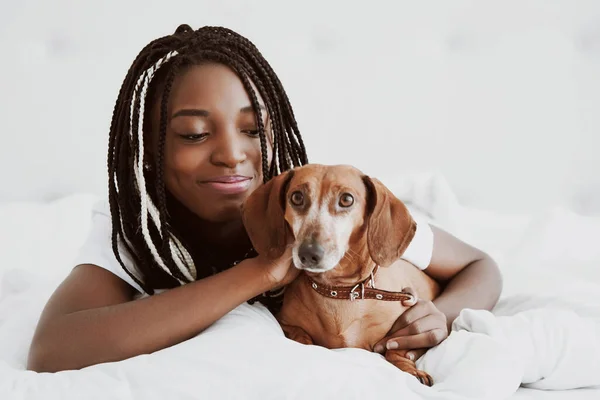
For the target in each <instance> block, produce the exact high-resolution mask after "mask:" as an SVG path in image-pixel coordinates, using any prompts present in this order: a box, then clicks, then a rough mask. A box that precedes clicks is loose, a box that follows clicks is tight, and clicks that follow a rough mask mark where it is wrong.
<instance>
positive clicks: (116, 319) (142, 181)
mask: <svg viewBox="0 0 600 400" xmlns="http://www.w3.org/2000/svg"><path fill="white" fill-rule="evenodd" d="M307 162H308V160H307V156H306V153H305V149H304V144H303V142H302V138H301V136H300V133H299V131H298V127H297V124H296V121H295V118H294V113H293V111H292V108H291V105H290V102H289V100H288V98H287V96H286V93H285V91H284V89H283V87H282V85H281V83H280V81H279V79H278V78H277V76H276V75H275V73H274V72H273V70H272V69H271V67H270V65H269V64H268V63H267V61H266V60H265V59H264V58H263V57H262V55H261V54H260V52H259V51H258V50H257V49H256V47H254V45H253V44H252V43H251V42H250V41H248V40H247V39H245V38H244V37H242V36H240V35H238V34H237V33H235V32H232V31H230V30H227V29H224V28H214V27H204V28H202V29H199V30H197V31H194V30H192V29H191V28H190V27H189V26H187V25H182V26H180V27H179V28H178V29H177V30H176V31H175V33H174V34H173V35H169V36H166V37H163V38H160V39H157V40H155V41H153V42H151V43H150V44H148V45H147V46H146V47H145V48H144V49H143V50H142V51H141V52H140V54H139V55H138V57H137V58H136V59H135V61H134V62H133V65H132V66H131V68H130V70H129V71H128V73H127V76H126V77H125V81H124V82H123V85H122V87H121V90H120V92H119V96H118V99H117V102H116V104H115V108H114V113H113V119H112V123H111V127H110V139H109V151H108V170H109V202H108V204H106V205H99V206H98V207H97V208H96V209H95V210H94V216H93V228H92V232H91V234H90V237H89V238H88V240H87V242H86V244H85V245H84V246H83V248H82V250H81V252H80V254H79V257H78V262H77V263H76V265H77V266H76V267H75V268H74V269H73V271H72V272H71V273H70V275H69V276H68V277H67V278H66V279H65V281H64V282H63V283H62V284H61V285H60V286H59V287H58V288H57V289H56V291H55V293H54V294H53V295H52V297H51V298H50V300H49V301H48V304H47V305H46V307H45V309H44V311H43V313H42V316H41V318H40V321H39V323H38V327H37V330H36V333H35V336H34V338H33V342H32V344H31V349H30V354H29V364H28V368H29V369H32V370H35V371H60V370H66V369H78V368H83V367H86V366H89V365H93V364H98V363H102V362H109V361H118V360H123V359H126V358H129V357H133V356H136V355H139V354H145V353H151V352H154V351H157V350H160V349H163V348H166V347H168V346H172V345H174V344H176V343H179V342H182V341H184V340H186V339H189V338H191V337H193V336H195V335H197V334H198V333H200V332H202V331H203V330H204V329H205V328H207V327H208V326H210V325H211V324H212V323H213V322H215V321H216V320H218V319H219V318H221V317H222V316H223V315H225V314H226V313H228V312H229V311H231V310H232V309H234V308H235V307H237V306H238V305H240V304H242V303H244V302H246V301H249V300H251V299H255V298H258V299H261V300H262V301H263V302H264V303H265V304H267V305H269V306H271V307H276V303H277V301H274V300H277V298H278V297H277V296H276V295H277V289H278V288H281V287H282V286H284V285H286V284H287V283H289V282H291V280H293V279H294V278H295V277H296V276H297V274H298V270H296V269H295V268H293V266H291V264H290V259H291V255H290V254H288V253H286V254H284V255H283V256H282V257H281V259H278V260H268V259H265V258H264V257H263V256H261V255H257V254H256V253H255V252H254V250H253V249H252V246H251V243H250V241H249V239H248V236H247V234H246V231H245V229H244V227H243V224H242V221H241V215H240V206H241V204H242V203H243V201H244V200H245V199H246V198H247V197H248V195H249V194H250V193H252V191H253V190H254V189H256V188H257V187H258V186H259V185H261V184H262V183H263V182H265V181H267V180H269V179H270V178H271V177H273V176H275V175H277V174H279V173H280V172H282V171H285V170H288V169H290V168H293V167H295V166H299V165H303V164H306V163H307ZM420 227H421V228H420V229H418V231H417V235H416V238H415V240H413V243H411V245H410V247H409V250H407V253H406V255H405V257H406V258H407V259H409V260H412V261H413V263H414V264H415V265H417V266H418V267H420V268H424V269H425V271H426V272H427V273H428V274H430V275H431V276H432V277H434V278H436V279H438V280H440V281H441V282H443V283H447V284H446V286H445V290H444V292H443V294H442V295H441V296H440V297H439V299H436V301H435V302H434V303H432V302H419V303H418V304H417V305H416V306H414V307H413V308H411V309H410V310H409V311H408V312H406V313H405V314H404V315H403V316H402V317H401V318H400V319H399V320H398V322H397V323H396V324H395V326H394V328H393V329H392V330H391V331H390V335H389V337H387V338H386V339H385V340H382V342H381V343H380V346H378V348H376V351H383V347H384V345H387V346H388V348H394V346H396V347H401V348H410V349H415V350H414V351H413V352H412V353H411V355H412V356H413V357H418V356H419V355H420V354H422V353H423V351H424V350H425V349H427V348H429V347H432V346H434V345H436V344H438V343H439V342H440V341H442V340H443V339H445V338H446V336H447V335H448V327H449V325H450V324H451V322H452V321H453V320H454V318H455V317H456V316H457V315H458V313H459V312H460V310H461V309H462V308H465V307H470V308H486V309H490V308H491V307H492V306H493V305H494V304H495V302H496V301H497V299H498V296H499V293H500V289H501V283H500V282H501V280H500V275H499V272H498V269H497V267H496V265H495V263H494V262H493V261H492V260H491V259H490V258H489V257H488V256H487V255H486V254H484V253H482V252H481V251H479V250H477V249H474V248H472V247H470V246H469V245H467V244H465V243H463V242H461V241H459V240H458V239H456V238H454V237H452V236H451V235H449V234H447V233H445V232H443V231H441V230H439V229H436V228H431V229H430V228H429V227H428V226H427V225H425V226H423V225H420ZM411 254H412V256H410V257H412V258H409V255H411ZM167 289H168V290H167ZM264 293H266V294H264Z"/></svg>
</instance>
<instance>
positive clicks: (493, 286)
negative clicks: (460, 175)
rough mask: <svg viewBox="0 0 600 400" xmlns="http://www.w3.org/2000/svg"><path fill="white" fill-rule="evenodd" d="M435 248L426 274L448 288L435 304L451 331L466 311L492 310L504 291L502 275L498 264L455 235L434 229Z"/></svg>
mask: <svg viewBox="0 0 600 400" xmlns="http://www.w3.org/2000/svg"><path fill="white" fill-rule="evenodd" d="M431 229H432V230H433V235H434V248H433V256H432V258H431V264H430V265H429V267H428V268H427V269H426V270H425V273H426V274H428V275H429V276H431V277H432V278H434V279H436V280H437V281H438V282H440V283H442V284H443V285H445V287H444V290H443V292H442V293H441V294H440V296H438V298H436V299H435V300H434V301H433V304H435V306H436V307H437V308H438V309H439V310H440V311H441V312H443V313H444V315H445V316H446V320H447V326H448V330H450V328H451V326H452V322H454V320H455V319H456V318H457V317H458V315H459V314H460V312H461V311H462V310H463V309H465V308H472V309H480V310H491V309H492V308H493V307H494V306H495V305H496V302H497V301H498V299H499V297H500V292H501V291H502V275H501V274H500V270H499V268H498V265H496V262H495V261H494V260H493V259H492V258H491V257H490V256H489V255H487V254H486V253H484V252H483V251H481V250H479V249H476V248H475V247H472V246H470V245H468V244H466V243H464V242H462V241H461V240H459V239H457V238H456V237H454V236H452V235H451V234H449V233H447V232H445V231H443V230H441V229H438V228H436V227H433V226H432V228H431Z"/></svg>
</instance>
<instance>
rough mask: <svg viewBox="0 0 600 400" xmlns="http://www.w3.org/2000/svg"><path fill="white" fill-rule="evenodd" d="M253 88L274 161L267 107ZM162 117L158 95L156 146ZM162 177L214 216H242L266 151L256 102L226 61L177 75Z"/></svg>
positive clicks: (187, 202) (184, 199) (194, 207)
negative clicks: (263, 145) (253, 101)
mask: <svg viewBox="0 0 600 400" xmlns="http://www.w3.org/2000/svg"><path fill="white" fill-rule="evenodd" d="M255 93H256V95H257V97H258V102H259V103H260V105H261V107H262V109H261V112H262V121H263V124H264V126H266V127H267V147H268V154H267V156H268V160H269V164H270V160H271V155H272V145H271V135H270V133H269V132H270V129H269V128H268V125H267V113H266V111H265V109H264V102H263V99H262V98H261V97H260V96H259V94H258V91H257V90H256V88H255ZM159 94H160V95H162V93H161V91H159ZM159 123H160V100H157V101H155V104H154V108H153V110H152V124H151V125H152V127H153V128H152V131H153V132H152V133H153V142H154V145H153V146H152V148H153V149H156V143H157V141H156V140H157V138H158V132H159V130H158V127H159ZM152 153H155V151H153V152H152ZM164 181H165V185H166V188H167V190H168V191H169V192H170V193H171V194H172V195H173V196H174V197H175V198H176V199H177V200H179V202H180V203H182V204H183V205H184V206H186V207H187V208H188V209H189V210H191V211H192V212H193V213H195V214H196V215H198V216H199V217H200V218H202V219H204V220H207V221H212V222H227V221H232V220H234V219H237V218H240V207H241V205H242V203H243V202H244V200H246V198H247V197H248V196H249V195H250V193H252V191H254V190H255V189H256V188H257V187H258V186H260V185H261V184H262V155H261V150H260V139H259V137H258V125H257V121H256V117H255V114H254V110H253V108H252V103H251V101H250V97H249V96H248V94H247V93H246V90H245V89H244V86H243V84H242V81H241V80H240V78H238V76H237V75H236V74H235V73H234V72H233V71H232V70H231V69H229V68H228V67H226V66H224V65H221V64H203V65H199V66H194V67H190V68H189V69H187V70H186V71H185V72H183V73H182V74H180V75H179V76H177V77H176V78H175V80H174V82H173V86H172V88H171V94H170V99H169V103H168V108H167V130H166V138H165V149H164Z"/></svg>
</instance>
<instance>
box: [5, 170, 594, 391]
mask: <svg viewBox="0 0 600 400" xmlns="http://www.w3.org/2000/svg"><path fill="white" fill-rule="evenodd" d="M404 182H407V180H404ZM386 183H387V184H388V185H389V184H390V183H389V182H386ZM390 186H392V189H395V191H396V192H397V193H399V194H400V195H401V197H402V198H403V199H405V200H407V201H411V200H412V203H414V204H419V205H420V206H421V207H420V208H421V210H422V211H423V212H424V213H426V214H428V215H429V216H430V217H431V218H432V219H433V220H435V222H436V223H438V224H439V225H441V226H443V227H444V228H446V229H448V230H449V231H451V232H453V233H455V234H457V235H458V236H460V237H462V238H464V239H465V240H468V241H470V242H472V243H473V244H475V245H477V246H480V247H482V248H484V249H485V250H486V251H489V252H490V253H491V254H494V256H495V257H496V258H497V259H498V260H499V261H500V264H501V266H502V268H503V273H504V277H505V287H506V295H505V296H504V297H503V299H502V301H501V302H500V303H499V304H498V306H497V307H496V309H495V310H494V313H493V314H491V313H488V312H483V311H472V310H466V311H464V312H463V313H462V314H461V316H460V318H459V319H457V321H455V324H454V331H453V332H452V333H451V335H450V337H449V338H448V339H447V340H446V341H445V342H443V343H442V344H441V345H440V346H438V347H436V348H434V349H432V350H430V351H429V352H428V353H427V354H426V355H425V356H424V357H423V358H422V359H420V360H419V361H418V364H419V366H420V367H422V368H423V369H425V370H427V371H428V372H429V373H430V374H431V375H432V376H433V378H434V379H435V381H436V384H435V385H434V387H433V388H427V387H425V386H423V385H421V384H420V383H419V382H417V380H416V379H415V378H413V377H412V376H410V375H408V374H405V373H403V372H402V371H400V370H398V369H396V368H395V367H394V366H392V365H391V364H389V363H387V362H386V361H385V360H384V359H383V358H382V357H381V356H379V355H378V354H374V353H369V352H366V351H363V350H358V349H343V350H335V351H332V350H327V349H324V348H320V347H317V346H304V345H300V344H297V343H295V342H292V341H289V340H287V339H286V338H285V337H284V336H283V334H282V332H281V329H280V328H279V326H278V324H277V322H276V321H275V320H274V319H273V317H272V316H271V315H270V314H269V313H268V311H267V310H266V309H264V308H263V307H262V306H260V305H254V306H250V305H247V304H244V305H242V306H240V307H238V308H237V309H235V310H234V311H232V312H231V313H229V314H228V315H227V316H225V317H224V318H222V319H221V320H220V321H218V322H217V323H215V324H214V325H213V326H212V327H210V328H209V329H207V330H206V331H205V332H203V333H202V334H200V335H198V336H197V337H195V338H193V339H191V340H189V341H187V342H184V343H181V344H179V345H176V346H173V347H171V348H168V349H165V350H162V351H159V352H157V353H154V354H152V355H144V356H139V357H135V358H132V359H130V360H125V361H122V362H118V363H109V364H103V365H97V366H93V367H89V368H85V369H83V370H80V371H66V372H61V373H57V374H36V373H33V372H30V371H24V367H25V362H26V355H27V349H28V346H29V342H30V341H31V336H32V334H33V329H34V327H35V324H36V321H37V318H38V316H39V314H40V312H41V309H42V307H43V305H44V303H45V301H46V300H47V298H48V296H49V295H50V293H51V292H52V290H53V289H54V287H56V285H57V283H58V282H59V281H60V280H61V279H62V278H63V277H64V275H65V274H66V273H68V270H69V268H68V267H69V266H68V264H67V263H66V262H65V263H64V264H61V265H58V264H52V265H47V264H46V265H44V264H38V265H26V266H25V265H24V266H20V268H17V269H15V268H9V267H7V266H6V264H5V265H4V267H3V269H0V399H38V398H40V399H81V398H86V399H87V398H98V399H112V398H118V399H142V398H143V399H168V398H177V399H186V398H210V399H212V398H219V399H227V398H232V399H238V398H244V399H253V398H256V399H259V398H260V399H265V398H266V399H303V400H304V399H306V398H310V399H315V398H319V399H321V398H323V399H330V398H332V397H335V398H348V399H359V398H360V399H364V398H373V399H380V398H402V399H417V398H419V399H466V398H470V399H485V398H490V399H492V398H507V397H509V396H511V395H512V394H513V393H515V391H517V389H518V387H519V385H520V384H521V383H523V384H526V385H528V386H530V387H534V388H539V389H566V388H576V387H581V386H591V385H600V366H599V364H598V360H600V336H599V335H600V333H599V330H600V329H599V325H598V324H599V321H600V274H598V273H595V272H596V271H597V269H598V267H599V266H600V256H599V254H598V250H596V247H595V246H593V245H592V244H593V242H595V241H596V240H597V238H598V237H600V221H599V220H598V219H594V218H583V217H579V216H576V215H573V214H571V213H569V212H566V211H562V210H553V211H550V212H543V213H540V214H539V215H537V216H532V217H529V216H510V218H507V219H505V218H503V217H502V216H498V215H494V214H490V213H484V212H481V211H476V210H467V209H463V208H461V207H460V206H458V205H457V204H456V203H455V202H452V201H451V200H452V199H450V198H449V196H451V192H450V191H449V189H448V188H447V185H445V183H444V181H443V180H441V178H440V177H438V176H429V177H419V179H413V180H412V185H407V184H404V185H403V186H402V187H397V188H394V187H393V185H390ZM445 196H446V200H448V201H446V202H444V197H445ZM80 200H81V199H80ZM88 200H89V199H87V198H86V200H85V202H86V204H88ZM78 201H79V200H78ZM89 203H90V204H91V201H89ZM422 204H425V206H423V205H422ZM64 208H67V209H70V210H72V212H73V213H74V214H75V218H82V222H81V224H82V226H85V224H87V222H88V221H87V220H85V218H83V217H82V216H83V215H85V212H86V211H85V207H80V208H79V209H78V208H76V207H75V208H74V207H73V205H72V204H70V202H69V201H63V202H61V203H60V204H56V207H55V209H60V210H61V211H60V215H64ZM12 210H13V212H10V213H7V214H6V216H7V218H8V217H10V218H14V207H13V209H12ZM1 212H2V210H0V217H2V213H1ZM23 215H29V213H23ZM38 218H39V215H38ZM45 220H47V221H51V220H53V219H52V218H50V217H47V218H46V219H45ZM5 221H6V219H4V221H0V222H5ZM507 221H510V223H508V222H507ZM19 222H20V224H21V225H23V224H24V223H28V222H27V221H19ZM65 224H66V226H69V227H70V228H71V229H72V227H73V226H74V224H70V223H65ZM6 225H7V224H6V223H4V224H3V223H0V229H2V227H3V226H4V227H6ZM45 229H46V230H47V227H45ZM78 229H79V231H77V236H81V231H82V230H85V229H84V228H83V227H80V228H78ZM10 231H11V232H13V234H14V231H15V230H14V229H11V230H10ZM43 231H44V230H42V232H43ZM6 232H8V230H7V231H6ZM2 233H4V232H2ZM26 233H27V235H23V237H21V238H11V240H12V243H14V244H19V243H25V240H28V241H29V243H39V242H43V241H44V240H45V241H51V240H52V239H53V235H46V236H44V237H36V236H35V235H36V233H39V232H37V231H35V232H34V231H31V230H30V231H28V232H26ZM594 235H596V236H594ZM54 236H57V235H54ZM58 237H61V236H60V235H58ZM63 237H65V236H64V235H63ZM72 239H73V238H72ZM50 245H53V246H54V247H56V248H55V249H54V253H52V254H56V262H57V263H58V261H61V262H63V259H64V258H65V257H66V256H65V255H64V254H62V252H61V250H60V249H61V248H62V249H63V250H64V251H67V252H68V251H72V247H74V245H73V241H72V240H71V241H69V244H68V245H65V244H64V243H63V244H61V243H58V242H55V243H46V244H45V245H44V246H50ZM61 246H62V247H61ZM12 247H14V246H12ZM12 247H11V248H2V249H0V252H1V253H2V254H3V256H5V257H7V258H8V260H9V264H10V263H11V262H12V261H11V257H14V258H15V259H17V258H18V257H19V256H20V255H19V254H18V253H19V252H21V250H19V252H15V251H14V249H13V248H12ZM21 248H25V246H24V245H22V246H21ZM65 249H67V250H65ZM59 255H60V256H59ZM24 257H31V255H30V254H25V255H24ZM39 265H44V267H45V269H44V271H43V273H42V271H37V270H36V267H38V268H40V267H39ZM529 356H531V357H529ZM523 390H524V389H519V391H518V392H517V396H518V395H519V393H521V394H522V393H525V392H523ZM580 392H581V393H586V394H590V396H591V397H589V398H594V397H600V388H599V389H596V390H591V391H590V390H589V389H586V390H583V389H582V390H577V391H569V392H565V398H566V399H571V398H574V395H575V394H576V393H580ZM538 393H542V392H538ZM527 394H529V392H527ZM542 394H543V393H542ZM525 398H527V397H525ZM553 398H554V397H553ZM586 398H587V397H586Z"/></svg>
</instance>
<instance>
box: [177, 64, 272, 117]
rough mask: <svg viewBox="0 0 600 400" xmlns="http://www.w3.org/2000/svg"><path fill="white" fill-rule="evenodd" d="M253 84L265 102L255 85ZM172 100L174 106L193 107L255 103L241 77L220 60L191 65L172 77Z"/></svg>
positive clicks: (226, 107)
mask: <svg viewBox="0 0 600 400" xmlns="http://www.w3.org/2000/svg"><path fill="white" fill-rule="evenodd" d="M250 84H251V86H252V89H253V90H254V93H255V94H256V97H257V99H258V102H259V103H260V104H261V105H263V106H264V101H263V99H262V97H261V96H260V93H259V92H258V90H257V88H256V86H255V85H254V83H252V82H250ZM169 100H170V104H171V107H172V109H173V110H177V109H178V108H188V107H193V108H202V109H207V108H217V109H221V110H223V111H224V110H230V111H235V110H238V111H239V110H241V109H243V108H245V107H248V106H251V105H252V102H251V100H250V95H249V94H248V92H247V91H246V88H245V87H244V84H243V83H242V80H241V79H240V77H239V76H238V75H237V74H236V73H235V72H234V71H233V70H232V69H231V68H230V67H228V66H226V65H223V64H217V63H206V64H201V65H195V66H192V67H188V68H187V69H186V70H185V71H183V72H182V73H181V74H180V75H178V76H177V77H176V78H175V80H174V81H173V86H172V88H171V93H170V99H169ZM208 111H210V110H208Z"/></svg>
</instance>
